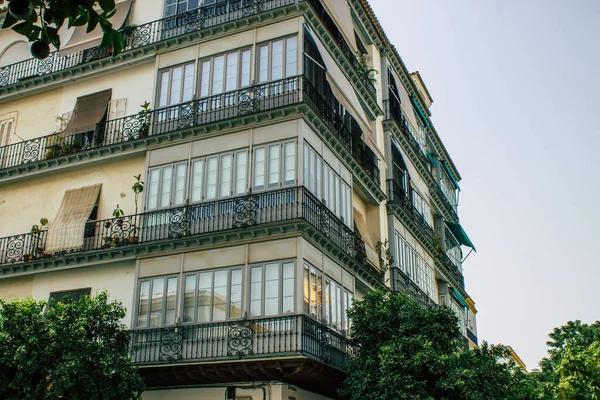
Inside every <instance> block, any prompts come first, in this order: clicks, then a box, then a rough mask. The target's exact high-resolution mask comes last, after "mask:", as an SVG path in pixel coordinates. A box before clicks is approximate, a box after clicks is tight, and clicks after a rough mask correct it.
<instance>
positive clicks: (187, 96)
mask: <svg viewBox="0 0 600 400" xmlns="http://www.w3.org/2000/svg"><path fill="white" fill-rule="evenodd" d="M192 97H194V64H188V65H186V66H185V76H184V79H183V97H182V99H181V101H182V102H187V101H191V100H192Z"/></svg>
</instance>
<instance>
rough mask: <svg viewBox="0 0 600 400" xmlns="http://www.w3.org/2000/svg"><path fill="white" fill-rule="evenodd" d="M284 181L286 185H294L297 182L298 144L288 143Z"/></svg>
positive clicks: (286, 146) (286, 145)
mask: <svg viewBox="0 0 600 400" xmlns="http://www.w3.org/2000/svg"><path fill="white" fill-rule="evenodd" d="M284 171H285V172H284V174H285V176H284V180H285V184H286V185H293V184H294V183H295V182H296V143H295V142H288V143H286V144H285V165H284Z"/></svg>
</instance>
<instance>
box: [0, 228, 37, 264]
mask: <svg viewBox="0 0 600 400" xmlns="http://www.w3.org/2000/svg"><path fill="white" fill-rule="evenodd" d="M46 233H47V231H41V232H39V233H24V234H22V235H14V236H8V237H3V238H0V264H12V263H16V262H23V261H32V260H36V259H39V258H42V257H44V250H45V248H46Z"/></svg>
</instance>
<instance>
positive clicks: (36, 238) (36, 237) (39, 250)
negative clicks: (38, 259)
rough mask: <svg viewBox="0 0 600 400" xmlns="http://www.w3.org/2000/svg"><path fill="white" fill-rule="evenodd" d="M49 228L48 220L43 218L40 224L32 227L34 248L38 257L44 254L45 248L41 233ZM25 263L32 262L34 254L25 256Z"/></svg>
mask: <svg viewBox="0 0 600 400" xmlns="http://www.w3.org/2000/svg"><path fill="white" fill-rule="evenodd" d="M47 226H48V218H45V217H42V218H40V224H39V225H38V224H35V225H32V226H31V235H32V248H33V247H35V252H36V254H37V255H38V256H41V255H43V254H44V250H45V248H44V246H43V245H42V244H41V243H40V239H41V237H40V233H41V232H42V231H44V230H46V229H47ZM23 258H24V259H25V261H30V260H32V259H33V258H34V257H33V254H25V255H24V256H23Z"/></svg>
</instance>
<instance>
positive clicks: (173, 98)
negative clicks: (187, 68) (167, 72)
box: [169, 67, 183, 105]
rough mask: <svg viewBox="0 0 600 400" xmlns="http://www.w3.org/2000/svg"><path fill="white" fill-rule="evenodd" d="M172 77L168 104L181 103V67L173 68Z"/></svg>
mask: <svg viewBox="0 0 600 400" xmlns="http://www.w3.org/2000/svg"><path fill="white" fill-rule="evenodd" d="M172 73H173V76H172V78H171V95H170V98H169V104H170V105H173V104H177V103H179V102H180V101H181V85H182V80H183V67H177V68H173V72H172Z"/></svg>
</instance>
